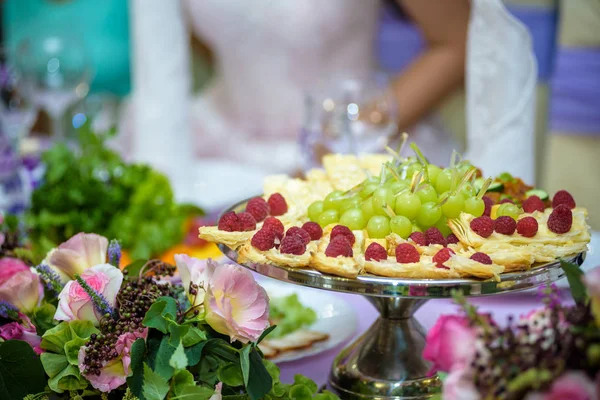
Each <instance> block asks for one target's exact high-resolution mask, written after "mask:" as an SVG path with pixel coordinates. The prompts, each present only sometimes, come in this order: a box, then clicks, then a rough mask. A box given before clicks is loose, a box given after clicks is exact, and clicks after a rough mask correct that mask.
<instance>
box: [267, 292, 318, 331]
mask: <svg viewBox="0 0 600 400" xmlns="http://www.w3.org/2000/svg"><path fill="white" fill-rule="evenodd" d="M269 305H270V311H269V315H270V318H271V321H273V322H274V324H276V325H277V328H275V329H274V330H273V332H271V333H270V334H269V337H280V336H284V335H287V334H288V333H291V332H294V331H296V330H298V329H300V328H303V327H307V326H310V325H312V324H313V323H314V322H315V321H316V320H317V314H316V313H315V311H314V310H313V309H312V308H309V307H305V306H304V305H302V303H300V300H298V295H296V294H295V293H294V294H291V295H289V296H286V297H279V298H273V299H271V302H270V304H269Z"/></svg>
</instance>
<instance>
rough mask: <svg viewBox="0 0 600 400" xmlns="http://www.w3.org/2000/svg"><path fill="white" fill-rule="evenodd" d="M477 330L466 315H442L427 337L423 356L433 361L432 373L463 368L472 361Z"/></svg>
mask: <svg viewBox="0 0 600 400" xmlns="http://www.w3.org/2000/svg"><path fill="white" fill-rule="evenodd" d="M476 338H477V334H476V333H475V330H474V329H473V328H471V327H470V326H469V320H468V319H467V318H466V317H463V316H458V315H442V316H441V317H440V318H439V319H438V320H437V322H436V323H435V325H434V326H433V328H431V330H430V331H429V333H428V334H427V338H426V341H427V343H426V345H425V350H424V351H423V357H424V358H425V359H426V360H429V361H432V362H433V367H432V371H431V372H432V373H435V372H437V371H446V372H450V371H452V370H454V369H456V368H458V369H462V368H464V367H465V366H466V365H469V364H470V363H471V360H472V358H473V355H474V352H475V346H474V342H475V340H476Z"/></svg>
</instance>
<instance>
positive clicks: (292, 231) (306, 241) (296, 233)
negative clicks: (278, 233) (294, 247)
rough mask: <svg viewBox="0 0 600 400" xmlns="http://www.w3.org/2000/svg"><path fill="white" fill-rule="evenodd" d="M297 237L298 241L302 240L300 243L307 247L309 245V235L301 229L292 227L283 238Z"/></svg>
mask: <svg viewBox="0 0 600 400" xmlns="http://www.w3.org/2000/svg"><path fill="white" fill-rule="evenodd" d="M292 235H293V236H298V237H299V238H300V239H302V242H303V243H304V244H305V245H307V244H309V243H310V241H311V238H310V235H309V234H308V232H306V231H305V230H304V229H302V228H298V227H297V226H292V227H291V228H290V229H288V230H287V232H286V234H285V236H292Z"/></svg>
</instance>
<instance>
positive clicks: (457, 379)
mask: <svg viewBox="0 0 600 400" xmlns="http://www.w3.org/2000/svg"><path fill="white" fill-rule="evenodd" d="M442 390H443V395H444V400H479V399H480V398H481V396H479V393H478V392H477V388H476V387H475V384H474V383H473V378H472V377H471V375H470V374H469V373H467V371H466V370H465V369H459V370H455V371H452V372H450V373H449V374H448V376H447V377H446V379H445V380H444V386H443V389H442Z"/></svg>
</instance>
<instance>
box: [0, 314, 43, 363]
mask: <svg viewBox="0 0 600 400" xmlns="http://www.w3.org/2000/svg"><path fill="white" fill-rule="evenodd" d="M19 318H20V319H21V323H18V322H11V323H10V324H6V325H2V326H1V327H0V337H1V338H2V339H4V340H11V339H14V340H22V341H24V342H27V343H29V344H30V345H31V347H32V348H33V351H35V352H36V353H37V354H42V353H43V352H44V350H42V348H41V347H40V343H41V342H42V338H41V337H39V336H38V335H37V331H36V329H35V326H34V325H33V324H32V323H31V320H30V319H29V318H28V317H27V315H25V314H21V313H19Z"/></svg>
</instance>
